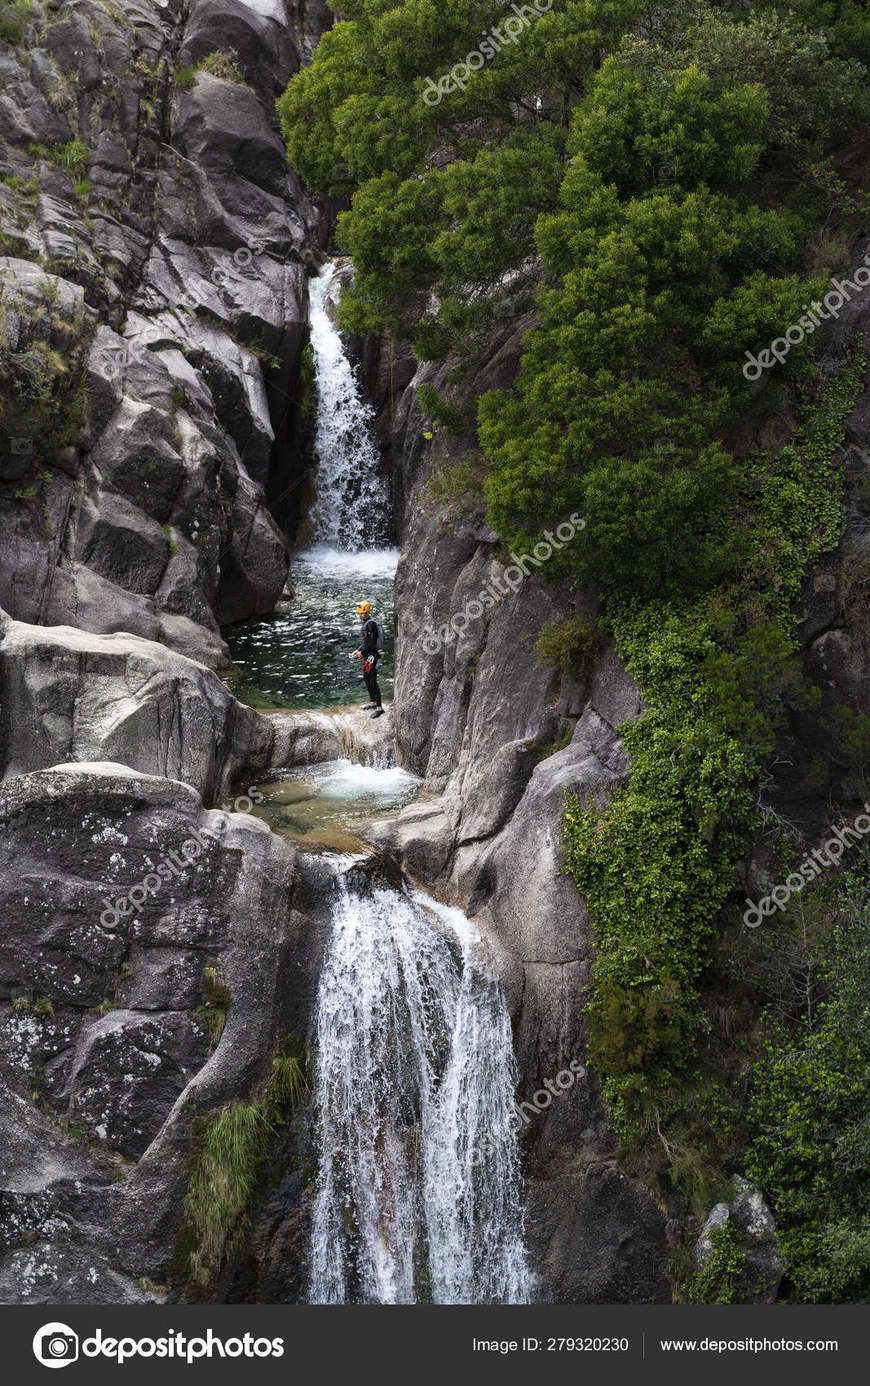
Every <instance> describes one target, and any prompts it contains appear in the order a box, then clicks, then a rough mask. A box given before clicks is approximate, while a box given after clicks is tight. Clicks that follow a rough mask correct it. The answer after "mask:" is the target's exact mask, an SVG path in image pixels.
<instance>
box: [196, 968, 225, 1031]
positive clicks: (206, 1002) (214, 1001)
mask: <svg viewBox="0 0 870 1386" xmlns="http://www.w3.org/2000/svg"><path fill="white" fill-rule="evenodd" d="M202 1001H203V1004H202V1005H201V1006H198V1007H197V1010H196V1013H197V1015H198V1016H199V1017H200V1019H201V1020H202V1021H203V1022H204V1023H205V1025H206V1026H207V1027H208V1031H209V1034H210V1035H211V1042H212V1048H213V1049H216V1048H217V1046H218V1044H219V1042H220V1037H221V1035H222V1034H223V1032H224V1026H225V1025H226V1023H227V1011H228V1010H229V1008H230V989H229V987H228V986H227V984H226V982H225V981H224V980H223V978H222V977H221V975H220V973H219V972H218V970H217V968H216V967H207V968H206V969H205V971H204V972H203V974H202Z"/></svg>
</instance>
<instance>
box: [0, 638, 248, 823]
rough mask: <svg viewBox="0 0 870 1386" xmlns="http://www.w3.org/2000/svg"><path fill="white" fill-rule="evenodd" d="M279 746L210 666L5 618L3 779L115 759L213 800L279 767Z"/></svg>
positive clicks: (0, 686)
mask: <svg viewBox="0 0 870 1386" xmlns="http://www.w3.org/2000/svg"><path fill="white" fill-rule="evenodd" d="M273 739H274V734H273V731H272V728H271V726H270V724H269V722H268V721H267V720H266V719H265V718H263V717H261V716H260V714H259V713H257V712H255V711H254V710H253V709H252V708H248V707H243V706H242V704H241V703H238V702H236V700H235V698H234V697H233V696H232V694H231V693H230V692H229V690H228V689H227V688H226V687H225V686H224V684H223V683H221V681H220V679H219V678H218V677H217V676H216V675H215V674H214V673H212V671H211V670H210V669H206V668H205V667H204V666H203V665H200V664H196V663H194V661H193V660H190V659H186V658H185V657H184V656H183V655H179V654H175V653H173V652H172V651H171V650H167V649H166V648H165V647H164V646H162V645H158V644H154V643H152V642H150V641H147V640H142V639H139V638H138V637H136V636H133V635H90V634H88V633H87V632H84V631H80V630H73V629H71V628H69V627H65V626H51V627H48V628H46V627H44V626H30V625H25V624H24V623H22V622H20V621H13V620H10V619H9V618H8V617H7V616H5V615H4V614H3V613H2V612H0V779H4V778H9V777H11V776H15V775H20V774H24V773H26V772H27V771H30V770H40V769H44V768H48V767H49V766H52V765H57V764H59V763H61V762H66V761H71V762H76V761H78V762H84V761H106V760H110V761H117V762H120V763H121V764H124V765H127V766H129V767H131V768H132V769H134V770H139V771H142V772H143V773H145V774H150V775H162V776H165V777H166V778H167V779H169V780H182V781H184V782H185V783H186V784H189V785H192V786H193V787H194V788H195V789H196V790H197V791H198V792H199V793H200V794H201V795H202V796H203V798H204V799H205V800H206V801H208V802H211V801H214V800H218V799H221V798H223V797H225V796H226V795H227V794H229V792H230V790H231V788H232V787H233V785H234V783H235V781H236V780H237V779H238V778H239V777H240V776H241V775H242V774H244V773H245V772H246V771H247V770H252V771H258V770H264V769H266V767H267V766H268V765H269V764H271V763H272V745H273Z"/></svg>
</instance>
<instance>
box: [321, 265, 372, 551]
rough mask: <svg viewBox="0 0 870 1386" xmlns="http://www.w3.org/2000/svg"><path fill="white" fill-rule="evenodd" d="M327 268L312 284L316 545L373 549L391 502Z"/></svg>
mask: <svg viewBox="0 0 870 1386" xmlns="http://www.w3.org/2000/svg"><path fill="white" fill-rule="evenodd" d="M338 283H339V281H338V279H337V274H336V268H335V265H334V264H332V263H327V264H326V265H325V266H324V268H323V269H322V270H321V272H320V275H319V276H318V278H317V279H315V280H314V281H313V282H312V284H311V346H312V349H313V352H314V369H315V376H316V382H317V437H316V447H317V454H318V465H317V477H316V491H317V500H316V503H315V507H314V517H313V518H314V524H315V541H316V542H317V543H318V544H323V545H326V546H331V547H333V548H337V549H351V550H356V549H374V548H378V546H380V545H383V544H385V543H386V542H387V540H388V538H389V501H388V496H387V489H386V483H385V481H384V479H383V477H382V475H381V461H380V457H379V456H378V452H377V449H376V448H375V446H374V443H373V441H372V437H371V429H372V424H373V421H374V411H373V409H372V407H371V405H370V404H368V403H367V401H366V400H365V399H364V398H363V395H362V391H361V389H360V386H359V383H358V381H357V378H356V374H355V372H354V369H353V367H352V366H351V363H350V361H349V359H348V357H347V354H346V352H345V349H344V345H343V343H342V340H341V337H340V336H339V333H338V330H337V328H336V327H335V324H334V322H333V319H332V316H331V312H333V311H334V309H333V308H332V303H333V295H334V293H335V291H336V289H337V287H338Z"/></svg>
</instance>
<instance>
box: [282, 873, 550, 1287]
mask: <svg viewBox="0 0 870 1386" xmlns="http://www.w3.org/2000/svg"><path fill="white" fill-rule="evenodd" d="M337 892H338V893H337V899H336V903H335V905H334V908H333V917H332V937H331V940H330V943H329V946H328V949H327V953H326V958H325V960H324V966H323V972H322V975H321V980H320V989H319V995H318V1004H317V1078H316V1090H315V1099H316V1108H317V1143H318V1158H319V1176H318V1183H317V1194H316V1203H315V1210H314V1221H313V1229H312V1240H311V1279H310V1293H309V1299H310V1300H311V1301H312V1302H313V1303H317V1304H342V1303H375V1304H413V1303H420V1302H433V1303H436V1304H484V1303H496V1304H499V1303H505V1304H522V1303H526V1302H528V1301H529V1299H530V1298H531V1292H532V1284H531V1275H530V1272H529V1268H528V1261H527V1257H526V1251H525V1246H524V1239H523V1202H522V1187H521V1179H520V1167H519V1157H518V1151H517V1145H516V1139H515V1136H514V1134H513V1132H512V1130H511V1129H510V1127H511V1123H510V1118H511V1116H512V1114H513V1112H514V1088H515V1082H516V1067H515V1060H514V1054H513V1047H512V1036H511V1026H510V1019H509V1017H508V1013H507V1008H506V1006H505V1001H504V997H503V995H502V992H501V988H500V986H499V983H498V981H497V979H496V976H495V974H494V972H493V970H492V967H491V966H490V964H489V962H488V961H487V959H486V956H485V953H484V951H483V945H482V943H481V940H480V937H479V935H478V932H477V930H476V928H475V927H474V925H473V924H472V923H470V921H469V920H468V919H466V917H465V916H464V915H463V914H462V912H461V911H460V910H456V909H448V908H446V907H444V906H440V905H438V904H436V903H435V902H434V901H431V900H429V899H428V897H425V896H423V895H419V894H417V895H413V896H409V895H403V894H400V893H398V892H396V891H394V890H390V889H386V888H375V889H373V890H372V891H371V892H370V893H368V894H365V895H356V894H353V893H351V891H349V890H348V888H347V885H346V883H345V882H344V880H343V878H338V882H337ZM487 1136H490V1138H491V1139H490V1140H489V1141H486V1140H485V1138H486V1137H487ZM486 1152H488V1153H486Z"/></svg>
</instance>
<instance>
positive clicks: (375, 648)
mask: <svg viewBox="0 0 870 1386" xmlns="http://www.w3.org/2000/svg"><path fill="white" fill-rule="evenodd" d="M356 614H357V616H358V617H359V619H360V621H361V622H362V626H361V629H360V636H361V638H362V644H361V645H360V647H359V649H358V650H354V651H353V653H352V654H351V656H350V657H351V659H361V660H362V668H363V678H364V679H365V685H366V688H367V689H368V695H369V697H370V698H371V702H370V703H366V705H365V707H364V708H363V712H370V713H371V714H372V721H374V720H375V718H376V717H383V715H384V709H383V706H382V704H381V690H380V688H379V687H378V660H379V659H380V657H381V653H382V652H383V648H384V644H385V641H386V632H385V630H384V628H383V626H382V625H381V623H380V621H376V620H375V619H374V617H373V616H372V604H371V602H358V603H357V608H356Z"/></svg>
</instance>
